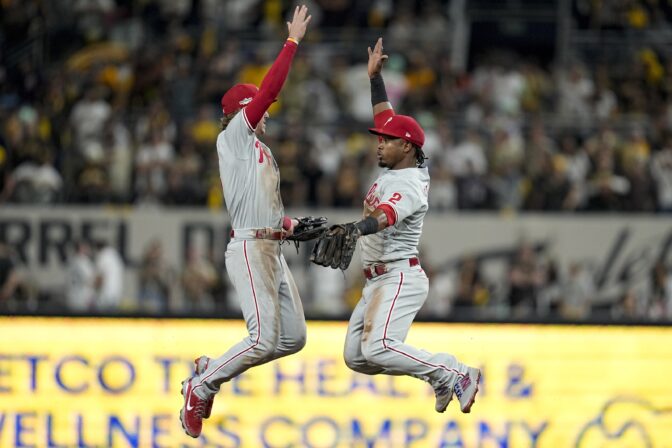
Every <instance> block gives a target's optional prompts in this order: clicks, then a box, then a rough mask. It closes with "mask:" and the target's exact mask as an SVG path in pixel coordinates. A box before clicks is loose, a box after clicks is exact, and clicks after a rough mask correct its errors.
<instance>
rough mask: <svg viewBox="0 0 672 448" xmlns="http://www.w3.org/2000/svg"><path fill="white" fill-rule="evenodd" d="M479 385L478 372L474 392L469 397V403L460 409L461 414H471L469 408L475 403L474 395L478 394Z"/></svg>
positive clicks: (479, 377)
mask: <svg viewBox="0 0 672 448" xmlns="http://www.w3.org/2000/svg"><path fill="white" fill-rule="evenodd" d="M480 385H481V371H480V370H479V371H478V376H477V377H476V390H475V391H474V395H472V396H471V400H469V403H467V405H466V406H465V407H463V408H462V413H463V414H469V413H470V412H471V407H472V406H473V405H474V403H476V394H477V393H478V386H480Z"/></svg>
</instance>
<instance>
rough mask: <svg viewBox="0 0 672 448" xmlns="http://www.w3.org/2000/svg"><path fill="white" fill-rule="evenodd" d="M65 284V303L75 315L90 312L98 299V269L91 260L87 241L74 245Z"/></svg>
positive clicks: (77, 242)
mask: <svg viewBox="0 0 672 448" xmlns="http://www.w3.org/2000/svg"><path fill="white" fill-rule="evenodd" d="M72 246H73V253H72V255H71V257H70V260H69V261H68V272H67V277H66V283H65V303H66V305H67V307H68V309H69V310H70V311H72V312H74V313H86V312H90V311H91V310H92V309H93V307H94V301H95V298H96V288H95V284H96V268H95V266H94V265H93V260H91V245H90V244H89V243H88V242H87V241H85V240H77V241H75V242H74V243H73V245H72Z"/></svg>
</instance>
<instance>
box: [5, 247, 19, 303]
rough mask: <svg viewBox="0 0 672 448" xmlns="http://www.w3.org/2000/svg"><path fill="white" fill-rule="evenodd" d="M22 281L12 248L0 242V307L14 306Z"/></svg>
mask: <svg viewBox="0 0 672 448" xmlns="http://www.w3.org/2000/svg"><path fill="white" fill-rule="evenodd" d="M22 282H23V280H22V278H21V274H20V273H19V271H18V269H17V265H16V262H15V261H14V256H13V254H12V250H11V249H10V247H9V246H7V245H5V244H3V243H2V242H0V308H3V309H7V308H12V307H15V306H16V303H15V301H16V300H17V299H18V296H19V292H20V288H21V285H22Z"/></svg>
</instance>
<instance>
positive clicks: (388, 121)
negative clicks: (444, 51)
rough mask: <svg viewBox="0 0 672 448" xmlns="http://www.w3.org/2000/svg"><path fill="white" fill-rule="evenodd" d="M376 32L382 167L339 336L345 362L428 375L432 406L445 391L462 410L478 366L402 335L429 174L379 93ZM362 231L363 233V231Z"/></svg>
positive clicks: (411, 313) (373, 58) (374, 92)
mask: <svg viewBox="0 0 672 448" xmlns="http://www.w3.org/2000/svg"><path fill="white" fill-rule="evenodd" d="M386 58H387V56H386V55H384V54H383V44H382V39H378V42H377V43H376V46H375V48H374V49H373V50H371V48H369V64H368V70H369V78H370V79H371V102H372V104H373V113H374V121H375V124H376V127H375V128H372V129H370V132H371V133H373V134H377V135H378V136H379V144H378V165H379V166H380V167H384V168H387V169H386V170H385V171H383V173H382V174H381V175H380V177H378V179H377V180H376V181H375V183H374V184H373V185H372V186H371V188H370V189H369V192H368V193H367V195H366V199H365V201H364V219H363V220H362V221H359V222H358V223H356V226H357V227H358V228H359V230H360V232H361V235H363V236H362V237H361V238H360V239H359V241H360V249H361V254H362V261H363V264H364V275H365V276H366V277H367V281H366V285H365V286H364V290H363V292H362V298H361V299H360V301H359V302H358V303H357V306H356V307H355V309H354V311H353V313H352V316H351V318H350V323H349V325H348V332H347V336H346V340H345V349H344V358H345V363H346V364H347V365H348V367H350V368H351V369H353V370H355V371H358V372H362V373H366V374H369V375H376V374H380V373H382V374H388V375H410V376H413V377H416V378H420V379H422V380H425V381H427V382H429V383H430V384H431V385H432V386H433V388H434V390H435V393H436V406H435V409H436V411H437V412H444V411H445V410H446V407H447V406H448V403H449V402H450V400H451V398H452V396H453V393H454V394H455V395H456V396H457V397H458V399H459V401H460V408H461V410H462V412H465V413H468V412H470V410H471V406H472V404H473V402H474V399H475V397H476V393H477V392H478V384H479V381H480V378H481V373H480V370H479V369H476V368H473V367H469V366H466V365H464V364H462V363H460V362H458V361H457V359H455V357H454V356H452V355H449V354H446V353H437V354H432V353H428V352H427V351H424V350H420V349H417V348H415V347H412V346H410V345H408V344H405V343H404V341H405V339H406V336H407V334H408V330H409V328H410V326H411V323H412V322H413V319H414V318H415V316H416V314H417V313H418V311H419V310H420V308H421V307H422V305H423V303H424V302H425V300H426V298H427V292H428V289H429V281H428V279H427V276H426V275H425V272H424V271H423V269H422V268H421V267H420V262H419V260H418V258H417V256H418V243H419V241H420V235H421V233H422V222H423V219H424V217H425V214H426V213H427V208H428V207H427V194H428V191H429V174H428V171H427V168H426V167H424V166H423V164H424V160H425V156H424V153H423V152H422V145H423V143H424V140H425V136H424V132H423V130H422V128H421V127H420V125H419V124H418V123H417V122H416V121H415V120H414V119H413V118H411V117H408V116H404V115H395V114H394V110H393V109H392V106H391V105H390V103H389V102H388V101H387V94H386V92H385V85H384V82H383V79H382V75H381V70H382V64H383V62H384V60H385V59H386ZM364 235H368V236H364Z"/></svg>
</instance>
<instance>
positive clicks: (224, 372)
mask: <svg viewBox="0 0 672 448" xmlns="http://www.w3.org/2000/svg"><path fill="white" fill-rule="evenodd" d="M310 19H311V16H309V15H308V10H307V8H306V7H305V6H301V7H300V8H299V7H297V8H296V10H295V11H294V18H293V20H292V22H291V23H288V24H287V26H288V28H289V37H288V38H287V41H286V42H285V44H284V47H283V48H282V50H281V51H280V54H279V55H278V57H277V58H276V60H275V62H274V63H273V66H272V67H271V68H270V70H269V71H268V73H267V75H266V76H265V77H264V80H263V82H262V83H261V86H260V88H259V89H257V88H256V86H254V85H252V84H237V85H235V86H233V87H232V88H231V89H229V90H228V91H227V92H226V93H225V94H224V96H223V97H222V112H223V114H224V117H223V119H222V127H223V129H224V130H223V131H222V132H221V133H220V134H219V136H218V137H217V154H218V156H219V172H220V177H221V180H222V188H223V190H224V198H225V201H226V206H227V209H228V211H229V214H230V217H231V226H232V228H233V230H232V231H231V241H230V242H229V244H228V246H227V251H226V254H225V255H226V270H227V273H228V275H229V278H230V279H231V282H232V283H233V286H234V288H235V289H236V292H237V293H238V296H239V298H240V305H241V309H242V312H243V317H244V318H245V322H246V324H247V330H248V332H249V334H248V336H247V337H246V338H245V339H243V340H242V341H240V342H239V343H237V344H236V345H234V346H233V347H231V348H230V349H229V350H228V351H227V352H226V353H224V354H223V355H222V356H220V357H219V358H217V359H211V358H208V357H206V356H201V357H200V358H198V359H196V361H195V362H196V369H195V373H194V375H193V376H191V377H189V378H188V379H186V380H185V381H184V382H183V383H182V384H183V385H182V394H183V395H184V405H183V407H182V409H181V411H180V421H181V422H182V427H183V428H184V430H185V432H186V433H187V435H189V436H191V437H198V436H199V435H200V433H201V430H202V426H203V419H204V418H208V417H209V416H210V412H211V409H212V404H213V399H214V395H215V394H216V393H217V391H218V390H219V388H220V385H221V384H222V383H224V382H226V381H229V380H231V379H232V378H234V377H236V376H237V375H239V374H241V373H242V372H244V371H245V370H247V369H249V368H250V367H253V366H257V365H260V364H264V363H266V362H269V361H272V360H274V359H277V358H280V357H282V356H287V355H290V354H292V353H296V352H298V351H299V350H301V349H302V348H303V346H304V345H305V343H306V322H305V318H304V314H303V307H302V305H301V300H300V298H299V293H298V290H297V288H296V285H295V283H294V279H293V278H292V274H291V273H290V271H289V268H288V267H287V262H286V261H285V258H284V256H283V255H282V252H281V250H280V242H281V240H283V239H284V238H285V237H287V236H289V235H291V233H292V230H293V227H294V226H295V225H296V223H297V222H296V220H293V219H291V218H288V217H285V216H284V209H283V206H282V200H281V198H280V177H279V171H278V165H277V164H276V162H275V159H274V158H273V154H271V151H270V150H269V148H268V147H267V146H266V145H265V144H263V143H262V142H261V141H260V140H259V139H258V137H259V136H261V135H263V134H264V132H265V128H266V118H267V117H268V113H267V110H268V107H269V106H270V105H271V104H272V103H273V101H275V99H276V97H277V95H278V94H279V93H280V90H281V88H282V85H283V84H284V82H285V79H286V78H287V74H288V72H289V67H290V65H291V61H292V59H293V57H294V53H295V52H296V49H297V47H298V43H299V40H300V39H302V38H303V36H304V34H305V32H306V27H307V26H308V23H309V22H310Z"/></svg>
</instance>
